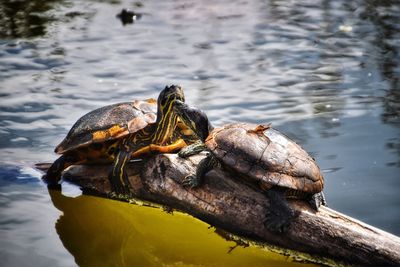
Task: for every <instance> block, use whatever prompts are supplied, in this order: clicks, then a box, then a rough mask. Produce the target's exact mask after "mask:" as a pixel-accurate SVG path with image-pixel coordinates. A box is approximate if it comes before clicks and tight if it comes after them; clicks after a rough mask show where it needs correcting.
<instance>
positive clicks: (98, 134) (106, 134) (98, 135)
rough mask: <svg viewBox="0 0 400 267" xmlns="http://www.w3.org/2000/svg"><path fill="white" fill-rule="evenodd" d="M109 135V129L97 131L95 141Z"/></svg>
mask: <svg viewBox="0 0 400 267" xmlns="http://www.w3.org/2000/svg"><path fill="white" fill-rule="evenodd" d="M108 136H109V133H108V131H97V132H94V133H93V141H99V140H104V139H106V138H107V137H108Z"/></svg>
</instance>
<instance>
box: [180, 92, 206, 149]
mask: <svg viewBox="0 0 400 267" xmlns="http://www.w3.org/2000/svg"><path fill="white" fill-rule="evenodd" d="M174 111H175V113H176V114H178V116H179V117H180V118H181V120H182V121H183V123H184V124H185V125H186V126H187V127H189V128H190V129H191V130H192V131H193V132H194V133H195V135H197V137H198V138H199V139H200V140H201V141H202V142H204V141H205V140H206V138H207V136H208V134H209V133H210V131H212V129H213V128H212V126H211V123H210V121H209V120H208V117H207V115H206V114H205V113H204V112H203V111H202V110H200V109H198V108H195V107H190V106H189V105H187V104H185V103H184V102H182V101H180V100H177V101H175V104H174Z"/></svg>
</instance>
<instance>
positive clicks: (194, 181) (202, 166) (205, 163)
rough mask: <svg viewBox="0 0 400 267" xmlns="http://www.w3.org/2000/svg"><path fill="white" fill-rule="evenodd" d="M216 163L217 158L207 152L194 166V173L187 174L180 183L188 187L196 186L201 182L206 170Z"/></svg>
mask: <svg viewBox="0 0 400 267" xmlns="http://www.w3.org/2000/svg"><path fill="white" fill-rule="evenodd" d="M216 165H217V159H216V158H215V156H214V155H213V154H212V153H207V156H206V157H205V158H204V159H202V160H201V161H200V162H199V164H198V165H197V168H196V173H195V174H189V175H188V176H186V177H185V178H184V179H183V180H182V185H183V186H185V187H189V188H194V187H197V186H199V185H200V184H201V182H202V180H203V178H204V176H205V175H206V173H207V172H209V171H210V170H212V169H213V168H214V167H215V166H216Z"/></svg>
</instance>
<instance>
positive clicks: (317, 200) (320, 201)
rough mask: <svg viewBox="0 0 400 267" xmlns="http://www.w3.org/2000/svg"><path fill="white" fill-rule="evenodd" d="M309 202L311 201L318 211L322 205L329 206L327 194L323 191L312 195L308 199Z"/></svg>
mask: <svg viewBox="0 0 400 267" xmlns="http://www.w3.org/2000/svg"><path fill="white" fill-rule="evenodd" d="M308 202H309V203H310V205H311V207H312V208H313V209H314V210H316V211H318V209H319V207H320V206H321V205H323V206H327V204H326V199H325V195H324V193H323V192H319V193H316V194H314V195H312V196H311V197H310V199H309V200H308Z"/></svg>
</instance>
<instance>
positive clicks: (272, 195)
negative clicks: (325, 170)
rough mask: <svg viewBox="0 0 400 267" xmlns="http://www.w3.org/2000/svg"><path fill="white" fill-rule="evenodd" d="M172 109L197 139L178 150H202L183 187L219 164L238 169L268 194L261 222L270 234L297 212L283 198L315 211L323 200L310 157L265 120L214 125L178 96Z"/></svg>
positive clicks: (190, 152)
mask: <svg viewBox="0 0 400 267" xmlns="http://www.w3.org/2000/svg"><path fill="white" fill-rule="evenodd" d="M174 110H175V112H176V113H177V114H178V115H179V117H180V118H181V120H182V121H183V123H185V124H186V125H187V126H188V127H189V128H191V129H192V130H193V132H194V133H195V134H196V135H197V138H198V140H199V141H198V142H195V143H193V144H191V145H189V146H187V147H185V148H182V149H181V150H180V152H179V153H178V155H179V156H180V157H184V158H185V157H189V156H191V155H194V154H197V153H199V152H201V151H206V152H207V156H206V157H205V158H204V159H202V160H201V161H200V162H199V164H198V166H197V168H196V171H195V173H194V174H190V175H188V176H186V177H185V178H184V179H183V181H182V184H183V185H184V186H187V187H191V188H193V187H197V186H199V185H200V184H201V181H202V178H203V177H204V175H205V174H206V173H207V172H208V171H209V170H211V169H212V168H214V167H215V166H218V165H222V166H223V167H224V168H225V169H227V170H229V171H234V172H235V174H236V173H237V174H240V176H241V177H244V178H246V180H248V181H250V182H251V183H252V184H253V185H256V186H257V187H258V188H261V189H262V190H263V192H265V193H266V195H267V196H268V198H269V200H270V207H269V210H268V211H267V214H266V217H265V221H264V225H265V227H266V228H267V229H269V230H270V231H272V232H275V233H282V232H286V231H287V229H288V228H289V226H290V223H291V221H292V220H293V219H294V218H295V217H297V216H298V214H299V212H298V211H296V210H294V209H293V208H291V207H290V205H289V204H288V202H287V199H288V198H297V199H303V200H306V201H307V202H308V203H309V204H310V205H311V207H312V208H313V209H314V210H316V211H318V209H319V207H320V206H321V205H326V201H325V197H324V195H323V192H322V190H323V185H324V177H323V175H322V173H321V170H320V168H319V167H318V165H317V164H316V162H315V160H314V159H313V158H312V157H311V156H310V155H309V154H308V153H307V152H306V151H305V150H304V149H303V148H301V147H300V146H299V145H298V144H296V143H295V142H294V141H292V140H291V139H289V138H288V137H286V136H285V135H284V134H282V133H280V132H279V131H278V130H276V129H274V128H272V127H271V125H270V124H269V125H256V124H251V123H231V124H227V125H224V126H222V127H217V128H214V127H213V126H212V125H211V123H210V121H209V120H208V118H207V115H206V114H205V113H204V112H203V111H202V110H200V109H197V108H194V107H190V106H189V105H187V104H186V103H184V102H182V101H179V100H178V101H175V103H174Z"/></svg>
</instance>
